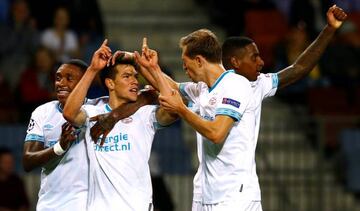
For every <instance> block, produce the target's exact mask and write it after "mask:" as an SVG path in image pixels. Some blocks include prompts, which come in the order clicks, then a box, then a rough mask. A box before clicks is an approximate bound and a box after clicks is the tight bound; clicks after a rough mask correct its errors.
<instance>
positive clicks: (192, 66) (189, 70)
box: [181, 48, 199, 82]
mask: <svg viewBox="0 0 360 211" xmlns="http://www.w3.org/2000/svg"><path fill="white" fill-rule="evenodd" d="M185 50H186V48H184V49H183V53H182V56H181V58H182V60H183V69H184V70H185V73H186V75H188V76H189V78H190V79H191V80H192V81H194V82H198V81H199V80H198V77H197V74H196V73H197V71H196V70H197V65H196V61H195V59H191V58H190V57H188V56H186V55H185V53H184V52H185Z"/></svg>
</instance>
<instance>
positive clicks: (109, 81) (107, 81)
mask: <svg viewBox="0 0 360 211" xmlns="http://www.w3.org/2000/svg"><path fill="white" fill-rule="evenodd" d="M105 85H106V87H107V88H108V89H109V90H113V89H115V83H114V81H113V80H112V79H111V78H105Z"/></svg>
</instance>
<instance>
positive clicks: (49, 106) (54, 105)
mask: <svg viewBox="0 0 360 211" xmlns="http://www.w3.org/2000/svg"><path fill="white" fill-rule="evenodd" d="M55 109H59V101H58V100H53V101H50V102H47V103H44V104H42V105H39V106H38V107H37V108H35V110H34V111H33V112H35V113H36V112H49V111H52V110H55Z"/></svg>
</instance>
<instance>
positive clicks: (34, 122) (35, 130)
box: [25, 106, 46, 142]
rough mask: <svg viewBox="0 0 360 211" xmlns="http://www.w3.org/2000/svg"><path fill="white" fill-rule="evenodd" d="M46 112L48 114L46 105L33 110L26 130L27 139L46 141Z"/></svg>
mask: <svg viewBox="0 0 360 211" xmlns="http://www.w3.org/2000/svg"><path fill="white" fill-rule="evenodd" d="M44 114H46V111H45V109H44V106H40V107H38V108H36V109H35V110H34V111H33V112H32V114H31V118H30V121H29V124H28V128H27V131H26V137H25V141H40V142H44V141H45V139H44V131H43V126H44V118H45V117H44Z"/></svg>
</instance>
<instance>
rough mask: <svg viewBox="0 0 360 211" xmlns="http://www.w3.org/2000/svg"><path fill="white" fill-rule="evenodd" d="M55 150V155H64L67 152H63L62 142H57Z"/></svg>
mask: <svg viewBox="0 0 360 211" xmlns="http://www.w3.org/2000/svg"><path fill="white" fill-rule="evenodd" d="M53 150H54V152H55V154H57V155H62V154H64V153H65V150H63V148H62V147H61V145H60V142H57V143H56V144H55V145H54V147H53Z"/></svg>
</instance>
